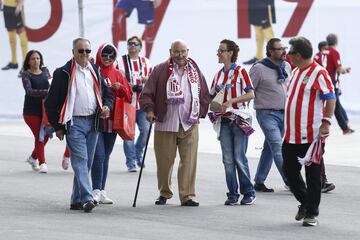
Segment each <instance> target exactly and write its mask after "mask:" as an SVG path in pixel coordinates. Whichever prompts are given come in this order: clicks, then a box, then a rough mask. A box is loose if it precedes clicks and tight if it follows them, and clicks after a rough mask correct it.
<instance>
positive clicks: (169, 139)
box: [140, 40, 210, 207]
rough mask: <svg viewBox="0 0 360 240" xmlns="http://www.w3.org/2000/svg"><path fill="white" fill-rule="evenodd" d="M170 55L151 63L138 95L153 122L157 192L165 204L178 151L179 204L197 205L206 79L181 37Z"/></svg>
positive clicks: (150, 120) (169, 194) (206, 104)
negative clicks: (197, 166) (200, 122)
mask: <svg viewBox="0 0 360 240" xmlns="http://www.w3.org/2000/svg"><path fill="white" fill-rule="evenodd" d="M169 52H170V58H169V59H167V60H166V61H165V62H163V63H160V64H159V65H157V66H156V67H154V71H153V72H152V73H151V75H150V77H149V80H148V81H147V82H146V84H145V87H144V90H143V92H142V93H141V96H140V107H141V109H142V110H143V111H145V112H146V114H147V116H146V118H147V120H148V121H149V122H151V123H152V122H155V135H154V148H155V149H154V150H155V156H156V165H157V178H158V189H159V192H160V196H159V197H158V199H157V200H156V201H155V204H156V205H165V204H166V201H167V199H170V198H171V197H172V196H173V192H172V189H171V173H172V169H173V165H174V161H175V158H176V152H177V150H178V151H179V155H180V163H179V167H178V187H179V195H180V202H181V206H189V207H197V206H199V203H198V202H197V201H196V200H195V197H196V195H195V178H196V162H197V149H198V140H199V133H198V123H199V118H204V117H205V116H206V113H207V111H208V107H209V103H210V94H209V90H208V87H207V84H206V80H205V78H204V76H203V74H202V72H201V71H200V69H199V67H198V66H197V64H196V63H195V61H194V60H192V59H191V58H189V57H188V52H189V49H188V48H187V45H186V43H185V42H184V41H182V40H176V41H175V42H173V43H172V44H171V49H170V50H169Z"/></svg>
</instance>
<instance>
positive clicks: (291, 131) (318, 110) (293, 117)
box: [284, 62, 335, 144]
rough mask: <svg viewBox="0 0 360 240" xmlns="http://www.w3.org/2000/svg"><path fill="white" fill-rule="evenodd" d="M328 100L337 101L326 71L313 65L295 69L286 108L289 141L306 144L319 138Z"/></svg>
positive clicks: (286, 130) (286, 138) (286, 128)
mask: <svg viewBox="0 0 360 240" xmlns="http://www.w3.org/2000/svg"><path fill="white" fill-rule="evenodd" d="M327 99H335V94H334V86H333V84H332V83H331V78H330V76H329V74H328V72H327V71H326V69H325V68H323V67H321V66H320V65H319V64H318V63H316V62H313V63H312V64H310V65H309V66H307V67H306V68H304V69H299V68H298V67H297V68H295V69H294V70H293V75H292V77H291V80H290V83H289V86H288V90H287V99H286V105H285V139H284V140H285V142H287V143H292V144H305V143H311V142H312V141H314V139H316V137H317V136H318V135H319V128H320V125H321V119H322V117H323V110H324V102H325V100H327Z"/></svg>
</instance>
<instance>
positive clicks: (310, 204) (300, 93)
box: [282, 37, 335, 226]
mask: <svg viewBox="0 0 360 240" xmlns="http://www.w3.org/2000/svg"><path fill="white" fill-rule="evenodd" d="M289 43H290V45H291V49H290V51H289V57H290V59H291V62H292V63H293V64H294V65H295V66H296V68H295V69H294V70H293V75H292V78H291V80H290V83H289V86H288V91H287V100H286V105H285V139H284V143H283V148H282V152H283V158H284V172H285V175H286V177H287V179H288V183H289V186H290V190H291V192H292V193H293V194H294V196H295V198H296V199H297V200H298V201H299V202H300V203H301V205H300V206H299V211H298V213H297V215H296V217H295V219H296V220H297V221H300V220H302V219H304V221H303V226H316V225H317V223H318V222H317V216H318V215H319V204H320V196H321V180H320V165H318V164H316V163H313V164H311V165H309V166H305V172H306V184H305V182H304V181H303V179H302V176H301V173H300V171H301V166H302V165H301V164H300V163H299V161H298V158H299V157H300V158H303V157H304V156H305V154H306V152H307V150H308V149H309V147H310V145H311V143H312V142H313V141H315V140H316V139H317V138H318V137H319V136H321V137H324V136H327V135H328V134H329V128H330V125H331V116H332V115H333V113H334V109H335V92H334V86H333V84H332V83H331V78H330V76H329V74H328V72H327V71H326V69H324V68H323V67H321V66H320V65H319V64H318V63H316V62H314V61H313V59H312V54H313V49H312V46H311V43H310V41H309V40H308V39H306V38H304V37H298V38H293V39H291V40H290V42H289Z"/></svg>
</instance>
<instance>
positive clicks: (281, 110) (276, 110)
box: [258, 108, 285, 112]
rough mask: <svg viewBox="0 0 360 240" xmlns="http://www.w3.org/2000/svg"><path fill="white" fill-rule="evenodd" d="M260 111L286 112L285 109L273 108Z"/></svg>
mask: <svg viewBox="0 0 360 240" xmlns="http://www.w3.org/2000/svg"><path fill="white" fill-rule="evenodd" d="M258 110H259V111H262V110H264V111H273V112H284V111H285V110H284V109H273V108H267V109H258Z"/></svg>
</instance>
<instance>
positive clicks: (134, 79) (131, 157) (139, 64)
mask: <svg viewBox="0 0 360 240" xmlns="http://www.w3.org/2000/svg"><path fill="white" fill-rule="evenodd" d="M127 45H128V54H126V55H123V56H122V59H121V60H120V64H119V67H120V70H122V71H123V72H124V74H125V76H126V78H127V80H128V81H129V83H130V85H131V87H132V90H133V96H132V105H134V106H135V107H136V124H137V125H138V128H139V131H140V134H139V136H138V138H137V140H136V142H134V141H131V140H125V141H124V152H125V156H126V166H127V168H128V171H129V172H136V165H138V166H139V167H140V166H141V161H142V156H143V153H144V148H145V143H146V138H147V134H148V131H149V127H150V125H149V123H148V121H147V120H146V113H145V112H143V111H142V110H140V106H139V96H140V93H141V91H142V88H143V86H144V84H145V82H146V80H147V79H148V78H149V75H150V73H151V71H152V67H151V64H150V60H149V59H147V58H145V57H142V56H140V51H141V48H142V41H141V39H140V38H139V37H137V36H133V37H130V38H129V39H128V40H127Z"/></svg>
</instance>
